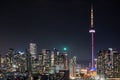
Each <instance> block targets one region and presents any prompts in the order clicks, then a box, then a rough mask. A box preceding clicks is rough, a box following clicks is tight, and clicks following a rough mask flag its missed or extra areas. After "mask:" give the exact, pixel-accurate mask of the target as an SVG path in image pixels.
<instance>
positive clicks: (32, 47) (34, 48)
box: [29, 43, 37, 59]
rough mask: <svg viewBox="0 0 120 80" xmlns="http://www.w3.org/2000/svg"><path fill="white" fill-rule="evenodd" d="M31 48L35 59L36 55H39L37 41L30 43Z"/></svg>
mask: <svg viewBox="0 0 120 80" xmlns="http://www.w3.org/2000/svg"><path fill="white" fill-rule="evenodd" d="M29 49H30V54H31V57H32V58H34V59H35V58H36V56H37V45H36V43H30V45H29Z"/></svg>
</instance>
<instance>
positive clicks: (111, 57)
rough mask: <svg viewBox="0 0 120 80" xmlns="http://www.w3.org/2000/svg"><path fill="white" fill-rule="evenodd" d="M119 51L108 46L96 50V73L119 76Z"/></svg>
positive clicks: (110, 76)
mask: <svg viewBox="0 0 120 80" xmlns="http://www.w3.org/2000/svg"><path fill="white" fill-rule="evenodd" d="M119 66H120V52H119V51H117V50H113V49H112V48H109V49H108V50H103V51H99V52H98V56H97V74H98V75H104V76H105V77H107V78H120V67H119Z"/></svg>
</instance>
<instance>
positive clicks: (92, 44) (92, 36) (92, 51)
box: [89, 6, 95, 68]
mask: <svg viewBox="0 0 120 80" xmlns="http://www.w3.org/2000/svg"><path fill="white" fill-rule="evenodd" d="M93 18H94V17H93V6H91V28H90V30H89V33H90V34H91V54H92V63H91V67H92V68H94V33H95V30H94V26H93Z"/></svg>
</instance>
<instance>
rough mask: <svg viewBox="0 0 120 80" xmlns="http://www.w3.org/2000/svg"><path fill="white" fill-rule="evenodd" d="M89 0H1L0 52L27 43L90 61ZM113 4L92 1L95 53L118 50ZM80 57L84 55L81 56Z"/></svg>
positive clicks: (111, 2)
mask: <svg viewBox="0 0 120 80" xmlns="http://www.w3.org/2000/svg"><path fill="white" fill-rule="evenodd" d="M90 3H91V2H90V0H89V1H87V0H74V1H54V0H50V1H48V0H45V1H43V0H40V1H39V0H35V1H33V2H30V1H27V0H26V1H15V0H12V1H2V2H1V8H0V11H1V13H0V28H1V29H0V36H1V39H0V44H1V45H0V53H1V54H4V53H5V51H6V50H8V49H9V48H11V47H12V48H15V49H18V50H21V51H24V50H25V49H26V48H28V45H29V43H30V42H35V43H37V45H38V50H41V49H42V48H47V49H53V48H57V49H59V50H62V49H63V47H68V51H69V53H70V54H69V55H71V56H82V57H77V59H78V61H89V62H90V61H91V38H90V36H91V35H90V34H89V32H88V31H89V28H90V7H91V6H90V5H91V4H90ZM119 13H120V10H119V5H118V3H117V1H108V0H106V1H104V0H101V1H94V26H95V30H96V34H95V54H97V51H98V50H101V49H106V48H109V47H113V48H118V49H119V48H120V46H119V45H120V42H119V41H120V38H119V35H118V34H120V31H119V26H120V24H119V17H120V15H119ZM83 54H84V55H83Z"/></svg>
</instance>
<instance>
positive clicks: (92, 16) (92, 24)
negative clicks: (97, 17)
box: [91, 4, 94, 28]
mask: <svg viewBox="0 0 120 80" xmlns="http://www.w3.org/2000/svg"><path fill="white" fill-rule="evenodd" d="M93 19H94V15H93V4H91V28H93V27H94V22H93Z"/></svg>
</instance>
